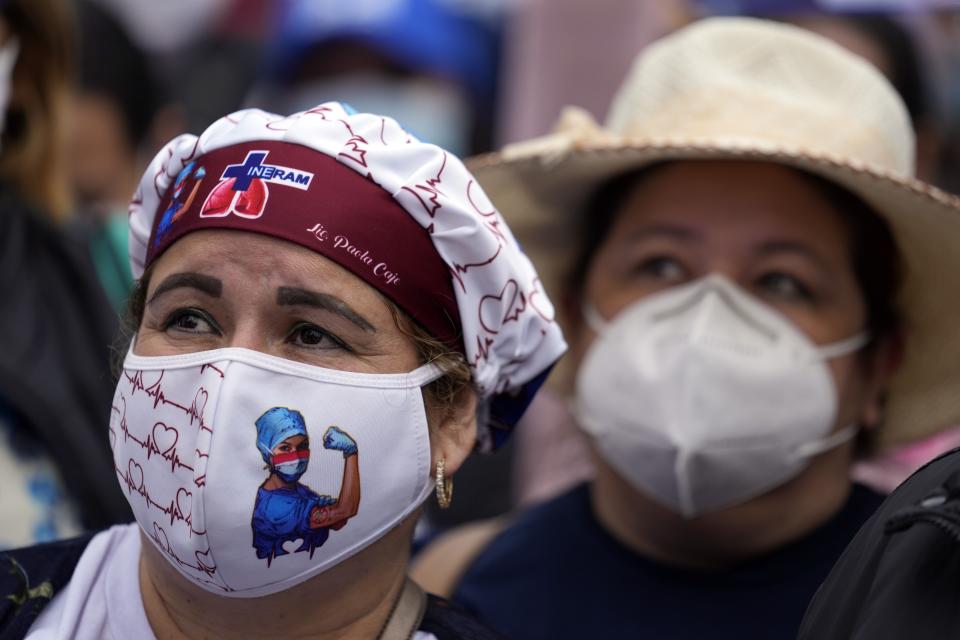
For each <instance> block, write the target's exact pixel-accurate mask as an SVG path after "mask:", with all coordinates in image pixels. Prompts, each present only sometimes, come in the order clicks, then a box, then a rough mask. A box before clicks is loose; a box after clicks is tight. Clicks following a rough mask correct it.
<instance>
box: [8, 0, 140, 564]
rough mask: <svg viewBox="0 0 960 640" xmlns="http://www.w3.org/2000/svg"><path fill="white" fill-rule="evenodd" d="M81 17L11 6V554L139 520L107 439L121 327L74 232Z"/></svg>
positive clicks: (51, 1) (49, 6)
mask: <svg viewBox="0 0 960 640" xmlns="http://www.w3.org/2000/svg"><path fill="white" fill-rule="evenodd" d="M72 20H73V16H72V14H71V11H70V7H69V5H67V4H66V3H65V2H63V1H61V0H37V1H34V0H10V1H9V2H4V3H2V4H0V24H2V38H3V39H2V50H0V113H2V114H3V118H2V121H3V124H4V126H3V133H2V136H0V297H2V299H3V305H2V312H0V483H2V485H3V487H4V489H3V491H2V492H0V520H2V521H3V526H2V527H0V547H11V546H19V545H23V544H27V543H31V542H37V541H44V540H51V539H55V538H58V537H62V536H65V535H70V534H72V533H76V532H78V531H79V530H80V529H81V528H83V527H103V526H106V525H108V524H111V523H115V522H121V521H125V520H127V519H128V518H129V517H130V512H129V509H128V507H127V506H126V505H125V504H124V502H125V501H124V500H123V496H122V495H121V493H120V492H119V491H118V490H117V488H116V486H115V485H116V483H115V481H114V480H113V478H112V477H111V476H112V473H111V472H110V469H109V466H110V464H109V460H110V451H109V448H108V447H107V444H106V443H105V442H104V441H103V439H102V438H101V437H100V434H102V432H103V424H104V421H105V420H106V419H107V418H108V411H109V406H108V404H107V403H108V402H109V398H110V389H111V386H112V383H111V377H110V371H109V347H110V345H111V344H112V342H113V340H114V332H115V330H116V328H117V322H116V319H115V316H114V314H113V313H112V311H111V308H110V304H109V302H108V301H107V300H106V298H105V297H104V295H103V292H102V290H101V289H100V288H99V285H98V283H97V280H96V276H95V275H94V273H93V270H92V267H91V264H90V260H89V257H88V254H87V247H86V246H85V244H84V243H83V242H82V241H78V239H76V238H73V237H68V236H67V235H65V232H64V228H63V225H64V224H65V223H66V222H67V220H68V218H69V215H70V213H71V203H70V199H69V195H68V193H69V190H68V186H67V175H66V157H65V151H66V150H65V148H64V145H65V136H66V130H67V127H68V125H69V116H70V114H69V104H68V101H69V96H70V91H71V86H70V83H71V81H72V77H71V74H72V73H73V67H72V63H71V59H72V55H73V42H74V40H73V22H72Z"/></svg>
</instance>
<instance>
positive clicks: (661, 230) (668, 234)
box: [629, 223, 700, 242]
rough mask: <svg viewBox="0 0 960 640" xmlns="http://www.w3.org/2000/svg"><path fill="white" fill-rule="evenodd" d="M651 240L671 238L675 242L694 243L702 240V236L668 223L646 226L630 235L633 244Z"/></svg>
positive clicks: (691, 230)
mask: <svg viewBox="0 0 960 640" xmlns="http://www.w3.org/2000/svg"><path fill="white" fill-rule="evenodd" d="M649 238H671V239H673V240H681V241H685V242H694V241H698V240H700V235H699V234H698V233H697V232H695V231H694V230H693V229H688V228H687V227H683V226H680V225H676V224H668V223H660V224H651V225H646V226H644V227H641V228H640V229H636V230H634V231H632V232H631V233H630V235H629V240H630V241H631V242H636V241H638V240H647V239H649Z"/></svg>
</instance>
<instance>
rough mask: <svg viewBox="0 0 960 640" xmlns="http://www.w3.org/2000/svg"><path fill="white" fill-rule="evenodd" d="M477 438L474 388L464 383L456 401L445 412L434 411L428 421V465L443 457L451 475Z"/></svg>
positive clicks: (434, 464)
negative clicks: (435, 413)
mask: <svg viewBox="0 0 960 640" xmlns="http://www.w3.org/2000/svg"><path fill="white" fill-rule="evenodd" d="M476 442H477V392H476V391H474V389H473V387H469V386H468V387H464V388H463V389H461V390H460V393H459V394H457V399H456V402H455V403H454V404H453V405H452V406H450V407H449V408H448V409H447V410H446V411H445V412H437V419H436V420H434V421H431V425H430V468H431V469H435V468H436V466H437V461H438V460H440V459H441V458H443V460H444V465H445V473H446V475H448V476H452V475H453V474H455V473H456V472H457V470H458V469H459V468H460V466H461V465H462V464H463V461H464V460H466V459H467V456H469V455H470V453H471V452H472V451H473V447H474V445H475V444H476Z"/></svg>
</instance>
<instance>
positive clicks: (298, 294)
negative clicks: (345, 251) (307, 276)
mask: <svg viewBox="0 0 960 640" xmlns="http://www.w3.org/2000/svg"><path fill="white" fill-rule="evenodd" d="M277 304H279V305H303V306H307V307H316V308H317V309H323V310H325V311H330V312H331V313H335V314H337V315H338V316H341V317H342V318H345V319H347V320H349V321H350V322H352V323H353V324H355V325H357V326H358V327H360V328H361V329H363V330H364V331H367V332H369V333H376V332H377V329H376V328H375V327H374V326H373V325H372V324H370V322H368V321H367V319H366V318H364V317H363V316H362V315H360V314H359V313H357V312H356V311H354V310H353V309H351V308H350V305H348V304H347V303H346V302H344V301H343V300H341V299H340V298H338V297H336V296H331V295H330V294H327V293H317V292H316V291H307V290H306V289H298V288H296V287H279V288H278V289H277Z"/></svg>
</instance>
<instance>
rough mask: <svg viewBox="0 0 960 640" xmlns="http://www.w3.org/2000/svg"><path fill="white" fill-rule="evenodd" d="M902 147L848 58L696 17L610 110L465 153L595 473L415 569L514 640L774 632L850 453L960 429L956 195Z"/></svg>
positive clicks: (783, 623) (810, 560)
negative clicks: (480, 154) (527, 277)
mask: <svg viewBox="0 0 960 640" xmlns="http://www.w3.org/2000/svg"><path fill="white" fill-rule="evenodd" d="M913 149H914V145H913V133H912V130H911V128H910V120H909V117H908V115H907V111H906V109H905V108H904V106H903V103H902V102H901V101H900V99H899V98H898V96H897V95H896V93H895V92H894V90H893V89H892V87H891V86H890V85H889V84H888V82H887V81H886V80H885V79H884V78H883V77H882V76H881V75H880V74H879V73H878V72H877V71H876V70H875V69H874V68H873V67H871V66H870V65H869V64H867V63H866V62H865V61H863V60H861V59H859V58H857V57H855V56H854V55H852V54H850V53H848V52H847V51H845V50H843V49H841V48H840V47H838V46H836V45H834V44H832V43H831V42H829V41H827V40H825V39H823V38H821V37H820V36H816V35H814V34H812V33H809V32H806V31H803V30H801V29H799V28H796V27H792V26H787V25H779V24H774V23H769V22H763V21H759V20H750V19H712V20H705V21H703V22H700V23H696V24H694V25H692V26H690V27H687V28H684V29H682V30H680V31H678V32H676V33H674V34H673V35H670V36H668V37H666V38H664V39H663V40H661V41H659V42H657V43H655V44H653V45H652V46H650V47H649V48H648V49H647V50H645V51H644V52H643V53H641V55H640V56H639V57H638V59H637V60H636V62H635V64H634V66H633V68H632V71H631V72H630V74H629V75H628V77H627V79H626V81H625V83H624V84H623V86H622V88H621V89H620V91H619V93H618V95H617V96H616V97H615V99H614V101H613V106H612V110H611V113H610V115H609V117H608V120H607V123H606V125H605V126H602V127H601V126H600V125H598V124H596V123H594V122H593V120H592V119H591V118H590V117H589V116H588V115H587V114H585V113H584V112H582V111H578V110H570V111H568V112H566V113H565V114H564V115H563V117H562V118H561V121H560V123H559V125H558V128H557V130H556V132H555V133H553V134H552V135H549V136H547V137H545V138H540V139H537V140H532V141H527V142H525V143H520V144H518V145H515V146H512V147H508V148H507V149H505V150H504V151H503V152H502V153H501V154H496V155H493V156H488V157H485V158H480V159H479V160H477V162H476V164H475V166H474V170H475V172H476V175H477V177H478V180H480V182H481V184H483V185H484V188H485V190H486V192H487V193H488V195H490V197H491V198H492V200H493V201H494V202H495V203H496V204H497V206H498V207H499V208H500V210H501V211H503V212H504V215H505V216H506V217H507V218H508V219H509V220H511V223H512V225H513V228H514V230H515V231H516V232H517V234H518V238H519V239H520V241H521V242H522V243H523V245H524V247H525V249H526V250H527V251H528V252H529V254H530V255H531V257H532V258H533V259H534V261H535V263H536V264H537V265H538V268H539V269H540V273H541V275H542V276H543V279H544V285H545V289H546V291H548V292H549V293H551V295H553V296H555V297H556V298H558V299H562V300H563V301H564V305H563V307H562V308H563V311H564V313H563V314H561V318H562V319H563V320H564V323H565V329H566V330H567V334H568V336H571V338H572V339H571V342H572V346H571V357H570V359H569V360H568V361H566V362H567V363H568V365H569V366H568V368H567V369H566V370H564V371H558V372H557V373H558V374H566V375H565V377H564V376H561V377H560V379H559V382H561V383H562V382H565V383H566V386H564V385H562V384H561V390H564V391H566V392H567V393H568V394H569V397H570V404H571V406H572V409H573V418H574V420H575V422H576V423H577V425H578V426H579V427H580V429H581V431H582V432H583V433H584V435H585V436H586V438H587V439H588V440H589V442H590V445H591V448H592V452H593V459H594V464H595V469H596V472H595V475H594V477H593V479H592V480H591V481H590V482H588V483H585V484H581V485H580V486H577V487H576V488H574V489H573V490H571V491H570V492H568V493H566V494H564V495H561V496H560V497H557V498H555V499H553V500H551V501H549V502H546V503H545V504H542V505H539V506H537V507H534V508H532V509H531V510H529V511H528V512H526V513H524V514H522V515H519V516H517V517H516V518H515V519H514V520H513V521H512V522H511V523H510V524H509V525H508V526H506V527H504V526H502V525H501V526H499V527H498V526H493V525H485V526H483V527H475V528H474V529H472V530H470V531H469V532H467V533H459V534H456V533H455V534H451V535H452V536H453V537H451V538H448V539H447V540H446V541H445V542H444V541H443V540H441V541H438V542H437V547H436V548H437V549H438V550H442V551H443V553H439V552H438V553H432V552H430V551H429V550H427V552H426V553H427V555H426V556H424V557H423V564H422V565H421V566H420V567H419V568H418V569H419V571H418V572H417V573H415V575H422V576H424V578H425V584H427V585H437V586H438V588H439V590H440V592H444V591H446V592H452V593H453V594H454V600H455V601H459V602H460V603H462V604H464V605H466V607H467V608H468V609H469V610H472V611H473V612H474V613H476V614H478V616H479V617H481V619H483V620H485V621H486V622H488V623H489V624H491V625H492V626H494V627H495V628H497V629H499V630H500V631H502V632H504V633H506V634H508V635H510V636H512V637H518V638H527V639H536V638H551V639H554V640H555V639H559V638H584V637H605V638H644V637H649V638H672V639H683V638H731V639H733V638H736V639H738V640H742V639H744V638H764V639H771V638H794V637H795V636H796V633H797V630H798V628H799V624H800V620H801V618H802V616H803V613H804V610H805V608H806V606H807V603H808V602H809V600H810V598H811V597H812V596H813V594H814V592H815V591H816V589H817V587H818V586H819V585H820V583H821V582H822V581H823V579H824V578H825V577H826V576H827V574H828V572H829V570H830V567H831V565H832V564H833V563H834V562H835V561H836V560H837V558H838V557H839V556H840V554H841V552H842V551H843V549H844V547H845V546H846V545H847V543H848V542H849V541H850V540H851V539H852V538H853V536H854V534H855V533H856V532H857V530H858V528H859V527H860V526H861V525H862V524H863V523H864V522H865V521H866V520H867V519H868V518H869V517H870V515H871V514H872V513H873V512H874V510H875V509H876V508H877V506H878V505H879V504H880V501H881V498H880V496H878V495H877V494H875V493H873V492H872V491H870V490H868V489H867V488H865V487H863V486H859V485H856V484H853V483H851V480H850V468H851V464H852V462H853V461H854V459H855V458H856V457H857V456H858V454H859V453H860V452H861V451H864V450H867V449H869V448H871V447H873V448H881V449H882V448H883V447H886V446H890V445H894V444H899V443H903V442H906V441H909V440H911V439H917V438H921V437H924V436H926V435H929V434H931V433H933V432H935V431H936V430H937V429H938V428H941V427H943V426H946V425H950V424H955V423H956V422H957V421H958V419H960V401H958V398H960V395H958V394H957V391H956V384H957V383H956V380H957V362H960V343H958V342H957V340H956V328H957V326H958V325H960V307H958V306H957V305H956V304H955V303H954V302H953V300H952V298H951V294H950V292H951V291H955V290H957V289H958V287H960V281H958V277H960V276H958V274H960V269H958V266H960V265H958V264H957V258H956V256H957V255H958V253H957V250H956V248H957V247H958V246H960V218H958V214H960V200H958V199H957V198H955V197H952V196H949V195H947V194H945V193H942V192H940V191H938V190H936V189H934V188H932V187H930V186H928V185H925V184H923V183H920V182H918V181H916V180H915V179H914V178H913ZM898 365H899V366H898ZM431 556H432V559H431ZM438 560H441V562H438ZM915 576H916V579H915V581H914V582H913V583H909V584H916V583H919V582H920V581H922V577H921V573H920V572H919V570H918V572H917V573H916V574H915ZM427 577H432V578H433V580H426V578H427ZM885 584H886V583H885V581H883V580H882V579H878V581H877V585H878V586H877V589H878V590H882V589H883V586H882V585H885ZM906 584H908V583H907V582H905V583H904V585H905V586H906ZM895 607H896V604H895V602H894V601H891V602H890V606H889V607H886V610H887V611H888V612H889V613H890V615H891V616H894V617H895V616H896V613H895ZM903 634H904V635H902V636H899V637H906V636H907V635H908V632H907V631H906V629H903ZM809 637H811V638H821V637H826V636H822V635H820V634H817V633H813V634H811V635H810V636H809ZM831 637H834V636H831ZM835 637H841V636H839V635H838V636H835ZM842 637H849V636H846V635H844V636H842ZM857 637H861V636H857ZM862 637H864V638H866V637H871V638H872V637H875V636H873V635H870V634H867V635H864V636H862ZM941 637H945V636H941Z"/></svg>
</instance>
